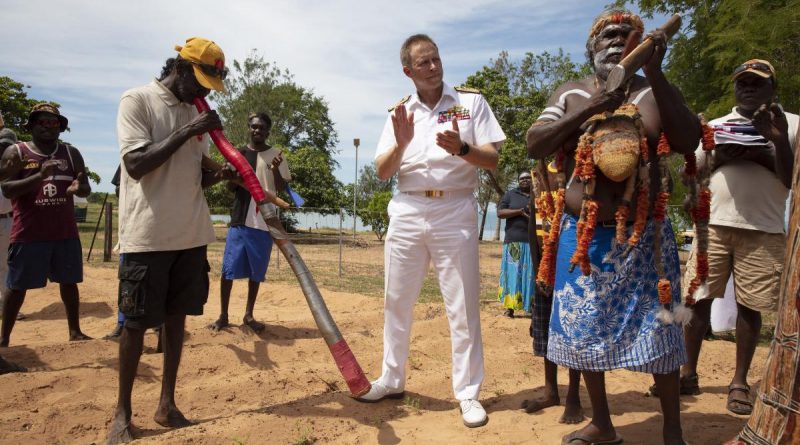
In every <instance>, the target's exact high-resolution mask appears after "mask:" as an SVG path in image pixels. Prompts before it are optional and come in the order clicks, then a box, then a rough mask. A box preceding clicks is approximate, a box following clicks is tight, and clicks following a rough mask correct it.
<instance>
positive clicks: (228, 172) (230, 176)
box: [217, 162, 241, 181]
mask: <svg viewBox="0 0 800 445" xmlns="http://www.w3.org/2000/svg"><path fill="white" fill-rule="evenodd" d="M217 177H218V178H219V179H220V180H223V181H235V180H237V179H240V178H241V177H240V176H239V172H238V171H236V167H234V166H233V165H232V164H231V163H230V162H226V163H225V165H224V166H222V168H221V169H220V170H219V171H218V172H217Z"/></svg>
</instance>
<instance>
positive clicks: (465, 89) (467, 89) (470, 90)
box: [455, 85, 481, 94]
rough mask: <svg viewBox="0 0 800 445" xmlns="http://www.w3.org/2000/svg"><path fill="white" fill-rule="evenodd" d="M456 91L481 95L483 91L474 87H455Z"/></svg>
mask: <svg viewBox="0 0 800 445" xmlns="http://www.w3.org/2000/svg"><path fill="white" fill-rule="evenodd" d="M455 90H456V91H458V92H459V93H473V94H481V90H479V89H477V88H472V87H465V86H464V85H461V86H457V87H455Z"/></svg>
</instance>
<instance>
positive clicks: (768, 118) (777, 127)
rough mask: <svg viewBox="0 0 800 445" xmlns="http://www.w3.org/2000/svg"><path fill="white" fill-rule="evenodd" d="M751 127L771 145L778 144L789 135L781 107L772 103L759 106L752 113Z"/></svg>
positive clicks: (787, 124)
mask: <svg viewBox="0 0 800 445" xmlns="http://www.w3.org/2000/svg"><path fill="white" fill-rule="evenodd" d="M753 126H754V127H756V130H757V131H758V133H759V134H760V135H761V136H764V138H766V139H767V140H768V141H770V142H772V143H778V142H780V140H781V139H783V138H785V137H787V136H788V134H789V123H788V122H787V121H786V115H785V114H784V113H783V110H782V109H781V106H780V105H778V104H776V103H772V104H769V106H767V105H766V104H764V105H761V106H760V107H759V108H758V110H756V112H755V113H753Z"/></svg>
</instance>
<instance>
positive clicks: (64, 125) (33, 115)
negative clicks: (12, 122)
mask: <svg viewBox="0 0 800 445" xmlns="http://www.w3.org/2000/svg"><path fill="white" fill-rule="evenodd" d="M39 114H49V115H51V116H55V117H57V118H58V121H59V122H60V123H61V131H62V132H64V131H66V130H67V127H68V126H69V121H68V120H67V118H66V117H64V116H62V115H60V114H53V113H50V112H49V111H34V112H33V113H31V114H29V115H28V121H27V122H25V128H30V127H31V125H33V121H34V120H35V119H36V116H37V115H39Z"/></svg>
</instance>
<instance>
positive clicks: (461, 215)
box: [379, 193, 484, 400]
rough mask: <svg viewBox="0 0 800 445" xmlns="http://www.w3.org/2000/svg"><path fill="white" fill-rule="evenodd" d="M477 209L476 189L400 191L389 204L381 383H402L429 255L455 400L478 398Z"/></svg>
mask: <svg viewBox="0 0 800 445" xmlns="http://www.w3.org/2000/svg"><path fill="white" fill-rule="evenodd" d="M477 215H478V212H477V205H476V203H475V199H474V198H473V197H472V194H471V193H468V194H465V195H462V196H461V197H444V198H427V197H424V196H416V195H406V194H403V193H398V194H396V195H395V196H394V197H393V198H392V200H391V202H390V203H389V217H390V220H389V229H388V232H387V235H386V243H385V247H384V266H385V270H386V272H385V285H384V292H385V302H384V327H383V366H382V374H381V378H380V379H379V382H380V383H381V384H383V385H385V386H387V387H389V388H393V389H402V388H404V387H405V380H406V361H407V360H408V352H409V341H410V337H411V324H412V322H413V317H414V303H415V302H416V301H417V297H418V296H419V292H420V289H421V288H422V282H423V280H424V278H425V275H426V273H427V271H428V267H429V264H430V263H431V260H432V261H433V266H434V269H435V270H436V273H437V278H438V279H439V289H440V291H441V293H442V297H443V298H444V305H445V310H446V312H447V319H448V321H449V323H450V341H451V344H452V353H453V379H452V380H453V392H454V393H455V397H456V399H458V400H467V399H478V393H479V392H480V388H481V383H482V382H483V372H484V371H483V341H482V339H481V321H480V308H479V305H478V298H479V292H480V271H479V270H478V221H477V218H478V216H477Z"/></svg>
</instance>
